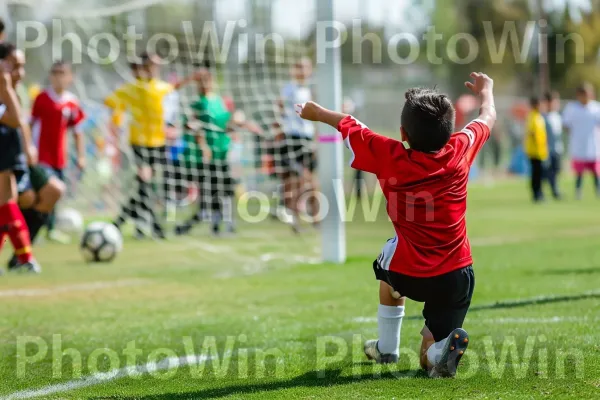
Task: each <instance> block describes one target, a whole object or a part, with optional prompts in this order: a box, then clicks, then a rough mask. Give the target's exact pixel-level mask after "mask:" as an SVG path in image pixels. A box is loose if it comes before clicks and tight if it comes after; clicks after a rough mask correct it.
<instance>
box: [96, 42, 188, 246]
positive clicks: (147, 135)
mask: <svg viewBox="0 0 600 400" xmlns="http://www.w3.org/2000/svg"><path fill="white" fill-rule="evenodd" d="M141 60H142V64H136V63H132V64H131V71H132V74H133V76H134V78H135V80H134V81H133V82H129V83H126V84H124V85H123V86H121V87H120V88H118V89H117V90H116V91H115V92H114V93H113V94H111V95H110V96H109V97H107V98H106V99H105V104H106V105H107V106H108V107H109V108H111V109H112V110H113V112H114V115H122V114H123V113H125V112H127V113H129V114H130V115H131V122H130V126H129V142H130V144H131V147H132V149H133V153H134V156H135V163H136V165H137V174H136V181H137V191H136V193H134V194H133V195H132V196H131V198H130V199H129V201H128V202H127V203H126V204H125V205H124V206H123V209H122V212H121V214H120V215H119V216H118V217H117V219H116V220H115V221H114V224H115V226H117V227H118V228H120V227H121V226H122V225H123V224H124V223H125V221H126V219H127V217H131V218H133V219H134V220H136V236H137V237H138V238H142V237H144V236H145V234H144V232H143V231H142V229H141V226H140V225H139V223H140V222H141V220H142V212H146V213H148V214H149V215H150V218H151V224H152V231H153V234H154V236H155V237H157V238H160V239H163V238H165V232H164V230H163V228H162V226H161V225H160V224H159V222H158V219H157V218H156V215H155V213H154V209H153V206H152V202H151V196H150V194H151V192H152V185H151V181H152V177H153V176H154V175H155V174H156V170H157V167H162V168H163V171H166V170H167V153H166V151H167V150H166V142H167V132H166V123H165V112H164V102H165V99H166V98H167V96H168V95H169V94H170V93H171V92H172V91H173V90H176V89H177V88H179V87H180V86H182V85H184V84H185V83H188V82H191V81H192V77H189V78H186V79H185V80H183V81H181V82H179V83H177V84H175V85H171V84H169V83H167V82H164V81H162V80H161V79H160V70H159V67H160V60H158V59H157V57H156V56H155V55H153V54H147V53H144V54H143V55H142V57H141Z"/></svg>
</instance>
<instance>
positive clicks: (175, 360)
mask: <svg viewBox="0 0 600 400" xmlns="http://www.w3.org/2000/svg"><path fill="white" fill-rule="evenodd" d="M209 359H210V357H208V356H205V355H200V356H196V355H192V356H186V357H172V358H165V359H164V360H161V361H159V362H158V363H147V364H145V365H139V366H130V367H125V368H120V369H114V370H112V371H108V372H102V373H97V374H94V375H90V376H87V377H85V378H82V379H75V380H72V381H68V382H64V383H58V384H56V385H49V386H45V387H43V388H40V389H28V390H23V391H20V392H15V393H12V394H10V395H8V396H6V397H3V398H2V399H1V400H17V399H32V398H34V397H42V396H49V395H51V394H55V393H63V392H68V391H71V390H77V389H82V388H86V387H90V386H96V385H101V384H104V383H107V382H110V381H114V380H116V379H119V378H125V377H131V376H141V375H145V374H152V373H154V372H157V371H165V370H171V369H175V368H179V367H184V366H187V365H200V364H202V363H204V362H206V361H208V360H209Z"/></svg>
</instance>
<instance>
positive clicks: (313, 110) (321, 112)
mask: <svg viewBox="0 0 600 400" xmlns="http://www.w3.org/2000/svg"><path fill="white" fill-rule="evenodd" d="M296 112H297V113H298V115H300V117H302V118H303V119H306V120H308V121H313V122H322V123H324V124H327V125H329V126H331V127H333V128H335V129H337V128H338V126H339V124H340V122H342V120H343V119H344V118H346V117H348V116H349V115H348V114H344V113H340V112H337V111H331V110H328V109H326V108H324V107H321V106H320V105H319V104H317V103H315V102H314V101H309V102H308V103H305V104H296Z"/></svg>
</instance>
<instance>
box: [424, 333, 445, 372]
mask: <svg viewBox="0 0 600 400" xmlns="http://www.w3.org/2000/svg"><path fill="white" fill-rule="evenodd" d="M447 341H448V338H446V339H442V340H440V341H439V342H435V343H434V344H432V345H431V346H430V347H429V348H428V349H427V360H428V361H429V363H430V364H431V365H436V364H437V363H438V362H439V361H440V358H442V352H443V350H444V346H446V342H447Z"/></svg>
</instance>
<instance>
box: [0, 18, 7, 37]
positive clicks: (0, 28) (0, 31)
mask: <svg viewBox="0 0 600 400" xmlns="http://www.w3.org/2000/svg"><path fill="white" fill-rule="evenodd" d="M5 29H6V24H4V20H3V19H2V18H0V35H2V34H3V33H4V30H5Z"/></svg>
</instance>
